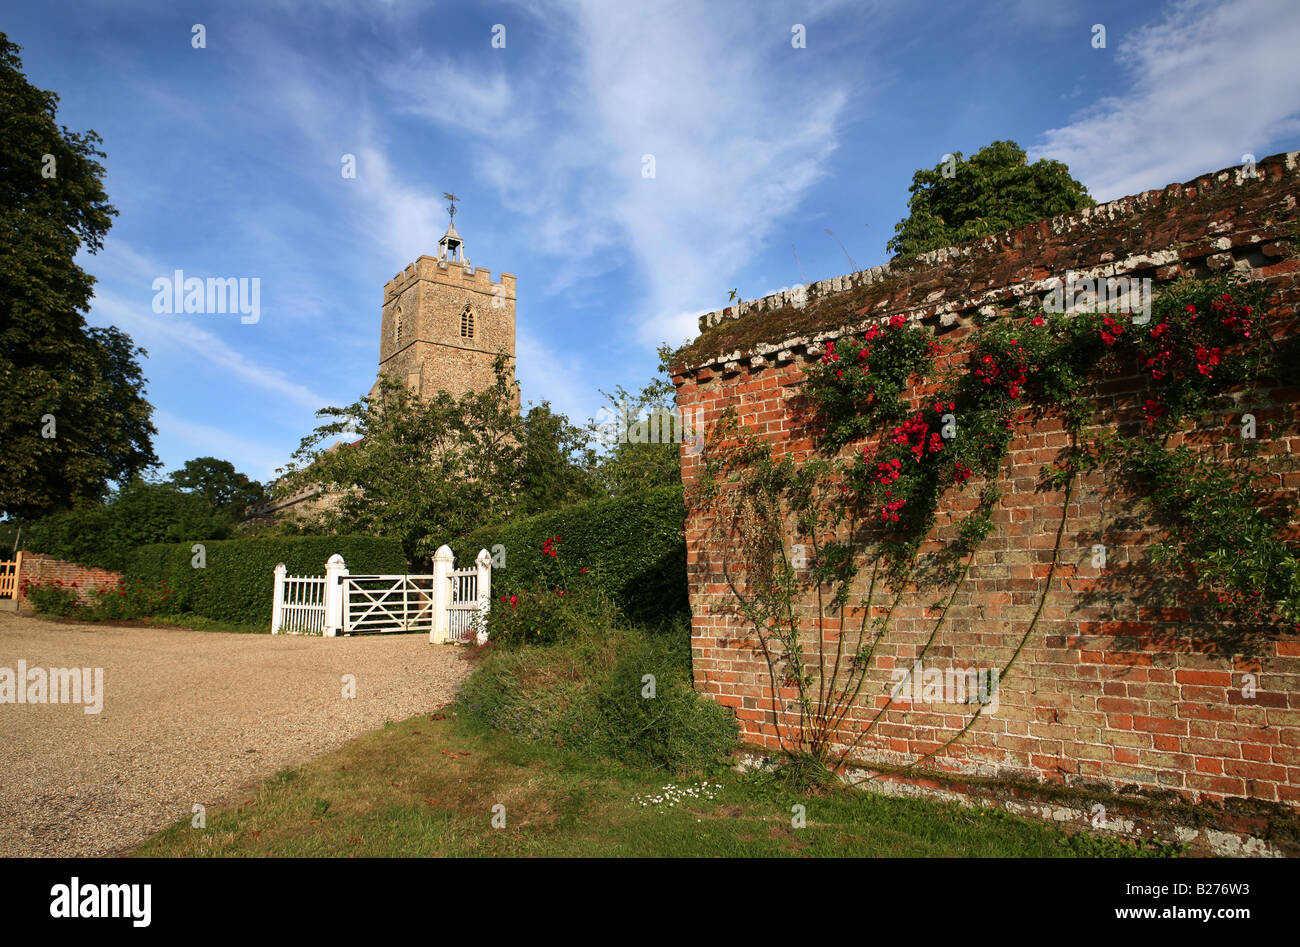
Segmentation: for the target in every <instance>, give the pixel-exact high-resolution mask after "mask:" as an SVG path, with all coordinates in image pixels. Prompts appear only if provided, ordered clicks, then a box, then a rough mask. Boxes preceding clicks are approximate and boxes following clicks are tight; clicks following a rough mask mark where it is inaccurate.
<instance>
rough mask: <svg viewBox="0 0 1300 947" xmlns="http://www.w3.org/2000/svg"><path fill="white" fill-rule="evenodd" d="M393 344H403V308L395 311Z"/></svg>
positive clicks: (399, 307)
mask: <svg viewBox="0 0 1300 947" xmlns="http://www.w3.org/2000/svg"><path fill="white" fill-rule="evenodd" d="M393 344H394V345H401V344H402V307H401V306H398V307H397V308H396V309H395V310H393Z"/></svg>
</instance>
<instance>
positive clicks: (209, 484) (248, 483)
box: [170, 457, 266, 521]
mask: <svg viewBox="0 0 1300 947" xmlns="http://www.w3.org/2000/svg"><path fill="white" fill-rule="evenodd" d="M170 479H171V482H172V483H174V484H175V485H176V486H178V487H180V488H181V489H182V490H186V491H189V492H191V493H195V494H198V495H199V496H201V497H202V498H203V499H204V501H205V502H206V503H207V504H208V507H209V508H210V509H211V510H212V511H213V512H215V513H220V514H223V515H225V516H227V517H229V518H230V519H231V520H232V521H238V520H240V519H242V518H243V516H244V514H245V512H247V510H248V508H249V507H251V506H255V505H256V504H258V503H260V502H262V500H264V499H265V498H266V491H265V490H264V489H263V487H262V485H261V484H260V483H258V482H257V481H256V480H250V479H248V477H247V475H245V474H242V473H240V472H239V471H237V470H236V469H235V465H234V464H232V463H231V462H230V461H228V460H218V459H217V458H216V457H196V458H194V459H193V460H187V461H186V462H185V464H184V466H182V467H181V469H180V470H176V471H173V472H172V475H171V477H170Z"/></svg>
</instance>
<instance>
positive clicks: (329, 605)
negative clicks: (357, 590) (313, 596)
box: [325, 552, 348, 638]
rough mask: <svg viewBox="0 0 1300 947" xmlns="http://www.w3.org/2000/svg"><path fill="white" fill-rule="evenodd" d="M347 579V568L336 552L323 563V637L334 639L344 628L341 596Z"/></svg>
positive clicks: (342, 598) (343, 605)
mask: <svg viewBox="0 0 1300 947" xmlns="http://www.w3.org/2000/svg"><path fill="white" fill-rule="evenodd" d="M347 577H348V566H347V563H346V562H344V561H343V557H342V556H340V555H339V554H338V553H337V552H336V553H334V555H332V556H330V557H329V561H328V562H326V563H325V637H326V638H334V637H337V636H338V635H339V634H340V633H341V632H344V631H346V630H347V629H346V628H345V627H344V619H345V618H346V615H345V614H344V611H345V609H346V608H347V604H346V602H345V600H344V595H343V580H344V579H346V578H347Z"/></svg>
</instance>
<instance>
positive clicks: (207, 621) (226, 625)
mask: <svg viewBox="0 0 1300 947" xmlns="http://www.w3.org/2000/svg"><path fill="white" fill-rule="evenodd" d="M144 622H145V624H147V625H157V626H160V627H164V628H188V629H190V630H191V631H227V632H231V633H233V634H238V635H269V634H270V633H271V628H270V626H269V625H245V624H238V623H236V622H228V621H216V620H215V619H212V618H205V617H204V616H202V615H195V614H194V613H193V612H182V613H181V614H179V615H155V616H154V617H153V618H146V619H144Z"/></svg>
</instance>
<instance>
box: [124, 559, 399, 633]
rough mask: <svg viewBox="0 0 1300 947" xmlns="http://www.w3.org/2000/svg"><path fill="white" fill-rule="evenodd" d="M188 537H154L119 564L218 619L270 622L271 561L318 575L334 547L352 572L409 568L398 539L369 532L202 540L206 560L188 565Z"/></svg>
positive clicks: (189, 608)
mask: <svg viewBox="0 0 1300 947" xmlns="http://www.w3.org/2000/svg"><path fill="white" fill-rule="evenodd" d="M193 545H194V544H193V543H157V544H154V545H150V546H141V547H140V548H139V549H137V550H135V552H134V554H133V555H132V557H131V560H130V564H129V565H128V566H127V568H126V570H125V575H126V576H127V577H128V578H129V579H139V580H140V581H142V582H145V583H147V584H151V585H156V584H158V583H162V582H166V583H167V586H168V588H171V589H174V590H175V591H176V594H177V607H178V608H179V609H180V610H181V611H183V612H192V613H194V614H196V615H202V616H203V617H205V618H210V619H212V620H214V621H219V622H230V623H232V624H240V625H265V626H266V627H267V629H268V630H269V629H270V627H271V598H272V595H273V594H274V591H275V567H276V565H277V564H278V563H281V562H283V563H284V564H285V566H286V567H287V568H288V570H289V574H290V575H324V574H325V562H326V560H327V559H329V557H330V556H332V555H334V553H336V552H337V553H339V554H341V555H342V556H343V559H344V561H345V562H346V563H347V565H348V569H349V571H351V572H354V573H399V574H400V573H405V572H408V571H410V570H409V568H408V566H407V563H406V556H405V555H403V553H402V544H401V542H400V541H398V540H396V539H381V538H378V537H374V536H276V537H268V538H266V539H225V540H212V541H208V542H204V543H203V546H204V547H205V549H206V555H207V565H206V567H205V568H202V569H198V568H195V567H194V566H193V565H191V562H192V560H193V557H194V553H193V552H192V551H191V548H192V546H193Z"/></svg>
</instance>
